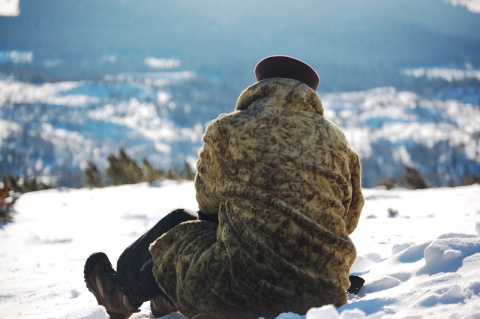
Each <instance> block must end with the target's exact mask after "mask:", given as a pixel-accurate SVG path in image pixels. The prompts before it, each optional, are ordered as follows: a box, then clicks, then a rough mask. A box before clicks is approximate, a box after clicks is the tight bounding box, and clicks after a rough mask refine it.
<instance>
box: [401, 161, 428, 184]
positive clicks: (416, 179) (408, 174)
mask: <svg viewBox="0 0 480 319" xmlns="http://www.w3.org/2000/svg"><path fill="white" fill-rule="evenodd" d="M403 169H404V171H405V175H404V177H403V180H402V181H403V183H404V184H405V186H406V187H408V188H410V189H425V188H428V187H429V186H428V183H427V181H426V180H425V179H424V178H423V177H422V175H420V172H419V171H418V170H417V169H415V168H414V167H411V166H407V165H404V166H403Z"/></svg>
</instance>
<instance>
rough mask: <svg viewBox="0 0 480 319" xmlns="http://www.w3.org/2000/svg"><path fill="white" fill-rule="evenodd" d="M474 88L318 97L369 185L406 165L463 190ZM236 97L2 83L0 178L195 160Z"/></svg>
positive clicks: (478, 119) (476, 132)
mask: <svg viewBox="0 0 480 319" xmlns="http://www.w3.org/2000/svg"><path fill="white" fill-rule="evenodd" d="M445 72H448V70H447V71H445ZM475 74H480V72H479V71H477V73H475ZM430 81H433V80H430ZM474 83H476V86H470V85H469V84H468V79H466V80H464V81H463V82H462V81H460V82H455V83H453V82H452V83H450V84H448V85H446V86H443V87H442V88H441V89H438V90H437V91H436V92H435V94H431V95H430V96H421V95H418V94H416V93H414V92H411V91H400V90H397V89H395V88H393V87H381V88H375V89H371V90H366V91H355V92H344V93H324V94H322V93H320V94H319V95H320V98H321V99H322V101H323V104H324V107H325V110H326V117H327V118H329V119H331V120H333V121H334V122H335V123H336V124H337V125H339V126H340V127H342V128H343V129H344V130H345V132H346V135H347V138H348V139H349V140H350V142H351V143H352V146H353V147H354V148H355V149H356V150H357V151H358V152H359V154H360V156H361V159H362V165H363V169H364V174H363V184H364V186H369V187H371V186H375V185H376V184H377V183H379V182H380V181H382V180H385V179H388V178H396V179H397V180H398V181H400V180H401V178H402V175H403V173H404V171H403V165H408V166H413V167H415V168H417V169H418V170H419V171H420V173H421V174H422V176H424V177H425V178H426V179H427V180H428V182H429V183H430V184H431V185H432V186H445V185H459V184H462V183H464V182H465V178H466V177H474V176H475V177H478V176H480V125H478V123H480V107H479V101H480V92H479V89H478V88H479V86H478V81H477V82H474ZM239 93H240V92H237V95H238V94H239ZM235 100H236V98H235V99H234V98H231V99H229V98H228V96H227V95H225V94H224V92H223V90H222V86H219V85H218V84H216V83H215V82H214V81H212V80H210V79H208V78H204V77H201V76H199V75H198V74H196V73H194V72H187V71H182V72H176V71H164V72H155V73H125V74H120V75H117V76H110V77H107V78H105V79H104V80H101V81H70V82H58V83H43V84H30V83H25V82H18V81H14V80H12V79H3V80H0V142H1V143H0V154H1V158H0V160H1V163H2V164H1V166H0V175H6V174H17V175H19V176H30V177H34V176H37V177H44V178H47V179H49V178H50V182H51V183H53V184H57V185H66V186H72V185H74V186H81V185H82V182H83V175H82V169H84V168H85V166H86V162H87V161H93V162H95V163H97V165H98V166H100V167H101V168H106V165H107V162H106V159H107V157H108V155H109V154H112V153H117V151H118V149H119V148H120V147H123V148H125V149H126V150H127V152H128V153H129V154H130V155H132V156H133V157H134V158H135V159H137V160H138V161H140V160H141V159H142V158H147V159H149V161H150V162H151V163H152V164H154V166H156V167H161V168H168V167H171V166H172V165H177V166H181V164H182V163H183V162H184V161H188V162H190V163H192V164H194V163H195V161H196V158H197V154H198V150H199V148H200V147H201V145H202V141H201V137H202V134H203V132H204V130H205V127H206V124H207V123H208V122H209V121H210V120H212V119H214V118H215V117H217V116H218V114H220V113H223V112H230V111H232V110H233V108H234V105H235Z"/></svg>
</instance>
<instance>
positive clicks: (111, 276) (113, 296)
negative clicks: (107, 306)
mask: <svg viewBox="0 0 480 319" xmlns="http://www.w3.org/2000/svg"><path fill="white" fill-rule="evenodd" d="M103 271H104V273H105V274H106V275H107V276H108V281H109V283H110V285H109V286H110V292H109V295H108V301H109V303H111V305H112V306H113V307H115V308H118V307H119V306H120V300H119V298H118V289H120V287H119V286H118V278H117V272H116V271H115V270H114V269H113V268H112V267H109V266H104V268H103Z"/></svg>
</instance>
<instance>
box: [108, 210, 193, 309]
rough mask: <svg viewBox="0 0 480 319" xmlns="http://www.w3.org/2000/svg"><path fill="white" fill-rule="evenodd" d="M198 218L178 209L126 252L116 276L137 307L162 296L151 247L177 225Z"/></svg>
mask: <svg viewBox="0 0 480 319" xmlns="http://www.w3.org/2000/svg"><path fill="white" fill-rule="evenodd" d="M196 219H198V217H197V215H196V213H195V212H192V211H187V210H185V209H177V210H175V211H173V212H171V213H169V214H168V215H167V216H165V217H164V218H162V219H161V220H160V221H159V222H158V223H157V224H156V225H155V226H153V227H152V228H151V229H150V230H149V231H147V232H146V233H145V234H143V235H142V236H141V237H140V238H139V239H137V240H136V241H135V242H134V243H133V244H131V245H130V246H128V247H127V249H125V251H124V252H123V253H122V255H121V256H120V258H119V259H118V262H117V276H118V280H119V283H120V289H121V290H122V291H123V292H124V293H125V294H126V295H127V296H128V298H129V299H130V302H132V304H137V305H138V304H141V303H143V302H145V301H148V300H150V299H153V298H154V297H156V296H158V295H159V294H162V291H161V290H160V287H158V285H157V282H156V281H155V278H154V277H153V273H152V268H153V260H152V256H151V255H150V252H149V250H148V248H149V246H150V244H151V243H152V242H154V241H155V240H156V239H157V238H158V237H160V236H161V235H162V234H164V233H166V232H167V231H169V230H170V229H172V228H173V227H175V226H176V225H178V224H180V223H183V222H185V221H188V220H196Z"/></svg>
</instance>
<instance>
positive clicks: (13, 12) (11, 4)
mask: <svg viewBox="0 0 480 319" xmlns="http://www.w3.org/2000/svg"><path fill="white" fill-rule="evenodd" d="M19 14H20V0H0V16H10V17H16V16H18V15H19Z"/></svg>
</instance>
